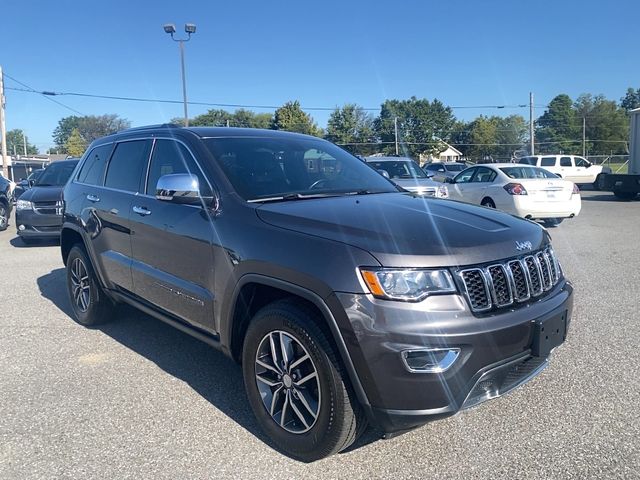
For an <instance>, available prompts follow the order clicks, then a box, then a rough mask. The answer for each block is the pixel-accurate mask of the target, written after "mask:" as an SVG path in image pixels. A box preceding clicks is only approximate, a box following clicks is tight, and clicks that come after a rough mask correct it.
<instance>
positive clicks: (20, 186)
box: [13, 168, 44, 201]
mask: <svg viewBox="0 0 640 480" xmlns="http://www.w3.org/2000/svg"><path fill="white" fill-rule="evenodd" d="M42 172H44V168H39V169H37V170H34V171H33V172H31V173H30V174H29V176H28V177H27V178H23V179H22V180H20V181H19V182H17V183H16V188H15V189H14V190H13V199H14V201H16V200H18V199H19V198H20V196H21V195H22V194H23V193H24V192H26V191H27V190H29V189H30V188H31V187H32V186H33V185H34V184H35V183H36V182H37V181H38V178H40V175H42Z"/></svg>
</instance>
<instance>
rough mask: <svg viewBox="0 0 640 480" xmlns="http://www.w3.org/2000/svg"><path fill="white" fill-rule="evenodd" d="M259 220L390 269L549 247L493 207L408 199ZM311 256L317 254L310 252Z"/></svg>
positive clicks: (304, 205)
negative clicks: (344, 247)
mask: <svg viewBox="0 0 640 480" xmlns="http://www.w3.org/2000/svg"><path fill="white" fill-rule="evenodd" d="M256 212H257V215H258V217H259V218H260V219H262V221H264V222H266V223H268V224H270V225H273V226H276V227H280V228H284V229H288V230H293V231H296V232H302V233H306V234H309V235H314V236H317V237H322V238H326V239H328V240H333V241H336V242H342V243H346V244H349V245H352V246H355V247H358V248H360V249H363V250H366V251H367V252H369V253H370V254H371V255H373V256H374V257H375V258H376V259H377V260H378V261H379V262H380V264H381V265H383V266H388V267H436V266H462V265H471V264H477V263H484V262H491V261H494V260H499V259H503V258H508V257H512V256H517V255H522V254H524V253H526V252H525V251H521V250H517V249H516V242H519V243H525V244H526V242H531V246H532V249H533V250H536V249H538V248H540V247H542V246H543V245H544V244H546V243H547V242H548V237H549V236H548V234H547V232H546V230H544V229H543V228H542V227H540V226H539V225H537V224H535V223H533V222H530V221H528V220H523V219H520V218H517V217H514V216H512V215H508V214H506V213H502V212H499V211H496V210H493V209H489V208H484V207H477V206H473V205H468V204H465V203H460V202H455V201H451V200H440V199H434V198H425V197H420V196H417V195H412V194H408V193H386V194H374V195H358V196H343V197H329V198H317V199H305V200H296V201H288V202H278V203H266V204H263V205H261V206H259V207H258V208H257V209H256ZM306 254H307V255H313V252H311V251H309V252H306Z"/></svg>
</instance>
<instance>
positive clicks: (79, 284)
mask: <svg viewBox="0 0 640 480" xmlns="http://www.w3.org/2000/svg"><path fill="white" fill-rule="evenodd" d="M78 288H79V289H81V290H82V291H81V292H80V294H79V295H78ZM67 291H68V293H69V301H70V302H71V308H72V309H73V313H74V314H75V317H76V321H77V322H78V323H79V324H81V325H84V326H87V327H90V326H94V325H99V324H101V323H105V322H107V321H109V320H111V318H112V317H113V314H114V313H115V305H114V303H113V302H112V301H111V300H110V299H109V298H107V296H106V295H105V294H104V292H103V291H102V288H101V287H100V284H99V283H98V279H97V277H96V274H95V271H94V270H93V266H92V265H91V262H90V261H89V258H88V257H87V253H86V252H85V250H84V247H82V246H81V245H74V246H73V248H72V249H71V251H70V252H69V257H68V258H67Z"/></svg>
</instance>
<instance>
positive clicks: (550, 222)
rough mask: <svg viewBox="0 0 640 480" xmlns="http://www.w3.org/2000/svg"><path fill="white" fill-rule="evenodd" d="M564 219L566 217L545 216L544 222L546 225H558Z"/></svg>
mask: <svg viewBox="0 0 640 480" xmlns="http://www.w3.org/2000/svg"><path fill="white" fill-rule="evenodd" d="M563 220H564V218H545V219H544V220H542V223H544V226H545V227H557V226H558V225H560V224H561V223H562V221H563Z"/></svg>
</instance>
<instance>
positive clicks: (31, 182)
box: [27, 180, 36, 188]
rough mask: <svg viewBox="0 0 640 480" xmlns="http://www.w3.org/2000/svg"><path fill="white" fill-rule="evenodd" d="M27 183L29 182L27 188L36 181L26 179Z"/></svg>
mask: <svg viewBox="0 0 640 480" xmlns="http://www.w3.org/2000/svg"><path fill="white" fill-rule="evenodd" d="M27 183H28V184H29V188H31V187H33V184H34V183H36V181H35V180H27Z"/></svg>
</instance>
